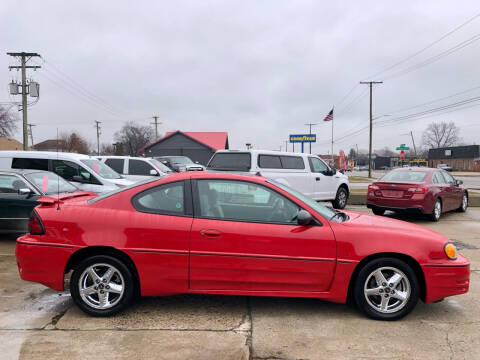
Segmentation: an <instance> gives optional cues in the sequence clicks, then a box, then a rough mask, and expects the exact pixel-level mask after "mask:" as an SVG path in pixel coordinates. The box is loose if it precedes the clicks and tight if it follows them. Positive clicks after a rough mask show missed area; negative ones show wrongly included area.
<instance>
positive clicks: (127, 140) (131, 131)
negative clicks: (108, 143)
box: [115, 121, 154, 156]
mask: <svg viewBox="0 0 480 360" xmlns="http://www.w3.org/2000/svg"><path fill="white" fill-rule="evenodd" d="M153 137H154V136H153V129H152V128H151V127H150V126H142V125H136V124H135V123H134V122H131V121H130V122H127V123H126V124H125V125H124V126H123V127H122V128H121V129H120V130H119V131H117V132H116V133H115V140H116V141H118V142H120V143H122V144H123V151H124V152H125V153H126V154H127V155H130V156H137V152H138V150H139V149H140V148H142V147H144V146H145V145H147V144H148V143H149V142H151V141H152V140H153Z"/></svg>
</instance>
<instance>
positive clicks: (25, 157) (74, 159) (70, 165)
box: [0, 151, 133, 193]
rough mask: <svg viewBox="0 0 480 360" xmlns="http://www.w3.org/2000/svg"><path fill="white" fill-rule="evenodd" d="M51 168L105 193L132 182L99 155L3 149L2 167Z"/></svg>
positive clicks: (77, 183) (79, 184) (87, 188)
mask: <svg viewBox="0 0 480 360" xmlns="http://www.w3.org/2000/svg"><path fill="white" fill-rule="evenodd" d="M11 169H34V170H45V171H52V172H54V173H56V174H58V175H60V176H61V177H63V178H64V179H65V180H68V181H70V182H71V183H72V184H74V185H75V186H77V187H78V188H79V189H81V190H85V191H93V192H96V193H103V192H107V191H111V190H115V189H118V188H119V187H124V186H127V185H130V184H133V181H130V180H127V179H124V178H122V177H121V176H120V175H119V174H118V173H117V172H115V171H114V170H112V169H111V168H109V167H108V166H107V165H105V164H104V163H102V162H100V161H99V160H98V159H96V158H94V157H92V156H88V155H83V154H74V153H64V152H51V151H0V170H11Z"/></svg>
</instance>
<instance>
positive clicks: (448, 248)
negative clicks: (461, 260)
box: [443, 243, 457, 260]
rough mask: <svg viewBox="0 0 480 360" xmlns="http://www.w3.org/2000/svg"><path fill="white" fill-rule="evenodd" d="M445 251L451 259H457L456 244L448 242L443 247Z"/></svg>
mask: <svg viewBox="0 0 480 360" xmlns="http://www.w3.org/2000/svg"><path fill="white" fill-rule="evenodd" d="M443 251H444V252H445V255H447V257H448V258H449V259H450V260H455V259H456V258H457V247H456V246H455V245H454V244H452V243H446V244H445V246H444V247H443Z"/></svg>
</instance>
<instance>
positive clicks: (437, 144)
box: [422, 122, 461, 148]
mask: <svg viewBox="0 0 480 360" xmlns="http://www.w3.org/2000/svg"><path fill="white" fill-rule="evenodd" d="M459 133H460V129H459V128H458V126H456V125H455V123H454V122H448V123H447V122H440V123H431V124H430V125H428V127H427V129H426V130H425V131H424V132H423V135H422V141H423V145H424V146H427V147H429V148H441V147H447V146H454V145H457V144H458V143H459V142H460V141H461V139H460V136H459Z"/></svg>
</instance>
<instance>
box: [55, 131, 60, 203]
mask: <svg viewBox="0 0 480 360" xmlns="http://www.w3.org/2000/svg"><path fill="white" fill-rule="evenodd" d="M57 162H58V128H57ZM55 174H57V173H55ZM57 210H60V175H58V174H57Z"/></svg>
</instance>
